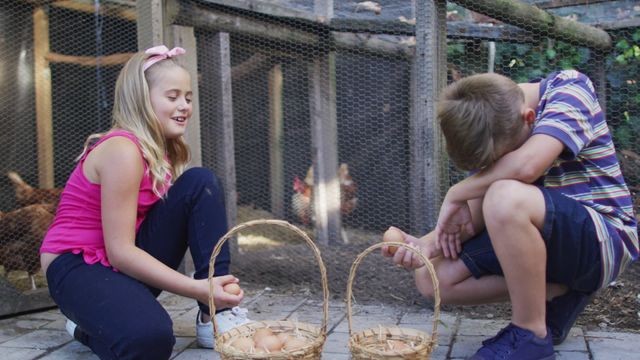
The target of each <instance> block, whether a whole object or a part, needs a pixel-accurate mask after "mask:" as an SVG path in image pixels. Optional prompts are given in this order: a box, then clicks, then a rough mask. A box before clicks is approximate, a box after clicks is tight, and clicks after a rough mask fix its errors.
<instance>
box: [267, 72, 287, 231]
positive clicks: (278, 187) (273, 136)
mask: <svg viewBox="0 0 640 360" xmlns="http://www.w3.org/2000/svg"><path fill="white" fill-rule="evenodd" d="M282 91H283V77H282V67H281V66H280V64H276V65H275V66H274V67H273V68H271V70H270V71H269V159H270V161H269V166H270V168H271V170H270V173H271V177H270V180H271V181H270V184H271V213H273V215H274V216H275V217H276V218H279V219H284V210H285V205H284V204H285V201H284V161H283V152H284V149H283V147H284V120H283V113H282Z"/></svg>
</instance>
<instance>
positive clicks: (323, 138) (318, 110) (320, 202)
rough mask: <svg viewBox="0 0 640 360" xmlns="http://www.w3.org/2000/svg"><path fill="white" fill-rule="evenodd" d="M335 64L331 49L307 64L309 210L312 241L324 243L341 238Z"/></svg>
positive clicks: (333, 241) (334, 241) (335, 241)
mask: <svg viewBox="0 0 640 360" xmlns="http://www.w3.org/2000/svg"><path fill="white" fill-rule="evenodd" d="M335 66H336V64H335V53H328V54H325V55H323V56H318V57H316V58H315V59H314V60H313V61H312V63H311V64H310V65H309V80H310V81H309V86H310V89H309V105H310V112H311V146H312V159H313V169H314V171H313V213H314V215H315V234H316V235H315V236H316V241H317V242H318V243H320V244H324V245H327V244H329V243H337V242H338V241H339V239H340V238H341V219H340V184H339V181H338V149H337V147H338V126H337V119H336V117H337V115H336V98H335V96H336V88H335V86H336V81H335V76H336V73H335Z"/></svg>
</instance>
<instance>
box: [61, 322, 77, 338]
mask: <svg viewBox="0 0 640 360" xmlns="http://www.w3.org/2000/svg"><path fill="white" fill-rule="evenodd" d="M64 327H65V328H66V329H67V332H68V333H69V335H71V337H72V338H74V339H75V338H76V337H75V333H76V328H77V327H78V325H76V323H74V322H73V321H71V320H69V319H67V323H66V324H65V325H64Z"/></svg>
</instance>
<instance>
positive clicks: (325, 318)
mask: <svg viewBox="0 0 640 360" xmlns="http://www.w3.org/2000/svg"><path fill="white" fill-rule="evenodd" d="M263 224H266V225H277V226H282V227H284V228H286V229H289V230H292V231H293V232H295V233H296V234H298V235H300V237H302V238H303V239H304V240H305V241H306V243H307V245H308V246H309V247H310V248H311V250H313V254H314V256H315V259H316V261H317V262H318V267H319V268H320V277H321V279H322V299H323V305H322V327H321V331H322V333H323V334H326V332H327V323H328V322H329V285H328V281H327V270H326V268H325V266H324V262H323V261H322V257H321V256H320V250H319V249H318V247H317V246H316V245H315V244H314V243H313V241H312V240H311V239H310V238H309V236H308V235H307V234H305V233H304V232H303V231H302V230H300V229H299V228H297V227H296V226H294V225H292V224H290V223H288V222H286V221H283V220H273V219H259V220H252V221H247V222H244V223H242V224H238V225H236V226H235V227H233V228H232V229H231V230H229V231H228V232H227V233H226V234H225V235H224V236H223V237H222V238H220V241H218V243H217V244H216V246H215V247H214V248H213V253H212V254H211V259H210V260H209V277H208V280H209V312H210V313H211V314H215V312H216V305H215V304H214V301H213V282H212V281H211V280H212V278H213V275H214V271H215V262H216V257H217V256H218V255H219V254H220V251H221V249H222V245H224V243H226V242H227V240H229V239H230V238H231V236H233V235H234V234H236V233H238V232H240V231H242V230H244V229H246V228H248V227H251V226H255V225H263ZM211 321H213V338H214V340H216V338H217V337H218V336H220V334H218V322H217V321H216V317H215V316H211Z"/></svg>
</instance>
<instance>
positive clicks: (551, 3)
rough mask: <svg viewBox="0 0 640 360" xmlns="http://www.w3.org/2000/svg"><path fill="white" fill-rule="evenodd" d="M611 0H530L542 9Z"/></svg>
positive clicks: (608, 0)
mask: <svg viewBox="0 0 640 360" xmlns="http://www.w3.org/2000/svg"><path fill="white" fill-rule="evenodd" d="M610 1H611V0H529V1H527V2H528V3H530V4H531V5H535V6H536V7H539V8H540V9H555V8H561V7H569V6H579V5H590V4H597V3H601V2H610Z"/></svg>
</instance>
